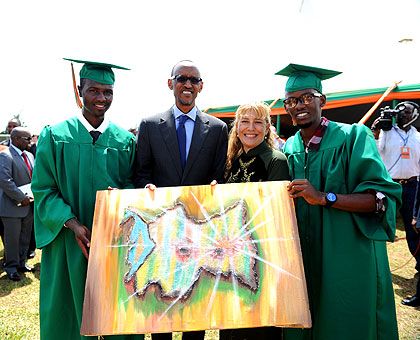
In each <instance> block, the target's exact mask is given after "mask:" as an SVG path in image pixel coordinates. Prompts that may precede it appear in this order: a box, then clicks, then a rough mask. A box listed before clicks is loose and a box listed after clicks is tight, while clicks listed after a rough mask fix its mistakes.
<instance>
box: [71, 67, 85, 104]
mask: <svg viewBox="0 0 420 340" xmlns="http://www.w3.org/2000/svg"><path fill="white" fill-rule="evenodd" d="M71 74H72V77H73V89H74V97H75V99H76V104H77V106H78V107H79V109H81V108H82V107H83V105H82V101H81V100H80V97H79V92H78V91H77V84H76V77H75V76H74V68H73V63H71Z"/></svg>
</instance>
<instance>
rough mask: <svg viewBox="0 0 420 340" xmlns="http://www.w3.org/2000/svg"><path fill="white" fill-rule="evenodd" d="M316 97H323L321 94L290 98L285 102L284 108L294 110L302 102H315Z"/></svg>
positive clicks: (307, 94) (306, 94)
mask: <svg viewBox="0 0 420 340" xmlns="http://www.w3.org/2000/svg"><path fill="white" fill-rule="evenodd" d="M315 97H318V98H319V97H322V94H321V93H305V94H302V95H301V96H300V97H297V98H296V97H289V98H286V99H285V100H283V103H284V106H286V107H287V108H288V109H293V108H294V107H295V106H296V105H297V104H298V102H301V103H302V104H305V105H307V104H310V103H312V102H313V101H314V99H315Z"/></svg>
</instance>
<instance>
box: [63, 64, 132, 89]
mask: <svg viewBox="0 0 420 340" xmlns="http://www.w3.org/2000/svg"><path fill="white" fill-rule="evenodd" d="M63 59H64V60H68V61H73V62H75V63H81V64H84V65H83V67H82V69H81V70H80V73H79V74H80V79H90V80H93V81H96V82H97V83H101V84H106V85H113V84H114V82H115V76H114V72H113V71H112V69H113V68H118V69H121V70H129V68H126V67H121V66H117V65H112V64H106V63H98V62H95V61H85V60H75V59H67V58H63Z"/></svg>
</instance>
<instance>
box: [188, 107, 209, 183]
mask: <svg viewBox="0 0 420 340" xmlns="http://www.w3.org/2000/svg"><path fill="white" fill-rule="evenodd" d="M209 130H210V127H209V120H208V118H207V117H206V116H205V115H204V114H203V113H202V112H201V111H200V110H198V109H197V117H196V119H195V124H194V132H193V136H192V139H191V146H190V151H189V152H188V158H187V163H186V164H185V169H184V174H183V176H182V182H183V181H184V178H186V177H187V176H188V173H189V172H190V170H191V168H192V166H193V164H194V163H195V162H196V160H197V157H198V155H199V154H200V150H201V148H202V146H203V144H204V141H205V140H206V138H207V134H208V133H209ZM209 184H210V183H209Z"/></svg>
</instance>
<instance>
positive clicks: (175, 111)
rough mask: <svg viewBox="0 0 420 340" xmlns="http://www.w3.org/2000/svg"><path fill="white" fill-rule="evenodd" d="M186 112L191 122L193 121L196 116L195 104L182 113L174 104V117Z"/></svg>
mask: <svg viewBox="0 0 420 340" xmlns="http://www.w3.org/2000/svg"><path fill="white" fill-rule="evenodd" d="M183 114H186V115H187V116H188V117H189V118H190V119H191V120H192V121H193V122H195V118H196V117H197V106H194V107H193V108H192V109H191V110H190V112H187V113H184V112H182V111H181V110H180V109H178V106H176V105H174V117H175V119H177V118H178V117H179V116H181V115H183Z"/></svg>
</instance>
